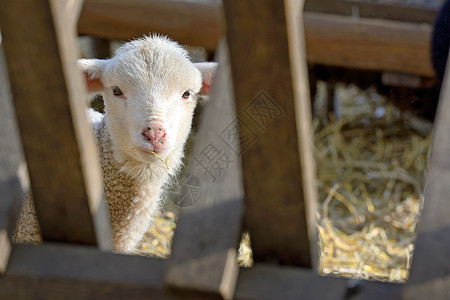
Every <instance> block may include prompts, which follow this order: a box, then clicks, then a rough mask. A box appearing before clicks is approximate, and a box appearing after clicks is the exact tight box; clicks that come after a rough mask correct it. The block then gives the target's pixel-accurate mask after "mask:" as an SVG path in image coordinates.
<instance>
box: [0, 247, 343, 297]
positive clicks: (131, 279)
mask: <svg viewBox="0 0 450 300" xmlns="http://www.w3.org/2000/svg"><path fill="white" fill-rule="evenodd" d="M169 259H170V258H169ZM165 263H166V261H164V260H162V259H156V258H149V257H142V256H133V255H121V254H115V253H107V252H102V251H99V250H98V249H96V248H95V247H88V246H73V245H72V246H68V245H63V244H51V243H46V244H42V245H15V246H14V248H13V251H12V254H11V259H10V262H9V265H8V269H7V271H6V273H5V274H3V275H0V291H1V299H5V300H22V299H49V297H51V299H56V300H59V299H64V300H72V299H73V300H78V299H92V300H94V299H110V300H115V299H117V300H119V299H136V300H139V299H149V298H151V299H162V300H164V299H167V300H169V299H173V300H176V299H187V300H190V299H192V300H194V299H200V300H201V299H222V298H221V297H219V296H218V295H217V294H216V295H214V294H207V293H201V292H193V291H181V290H177V291H175V290H172V289H170V288H167V286H165V285H164V282H163V272H164V265H165ZM345 290H346V281H345V280H344V279H338V278H327V277H321V276H318V275H316V274H314V273H313V272H312V271H310V270H305V269H298V268H292V267H280V266H275V265H266V264H257V265H255V266H254V267H252V268H250V269H244V270H242V271H241V273H240V275H239V279H238V285H237V289H236V293H235V296H234V299H262V300H264V299H287V300H289V299H303V298H305V299H321V300H326V299H342V298H343V295H344V293H345Z"/></svg>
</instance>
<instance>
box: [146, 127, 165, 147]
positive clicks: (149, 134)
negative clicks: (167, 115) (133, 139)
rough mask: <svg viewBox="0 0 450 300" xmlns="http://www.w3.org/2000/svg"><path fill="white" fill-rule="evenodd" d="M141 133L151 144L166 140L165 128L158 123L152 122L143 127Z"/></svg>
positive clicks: (162, 142) (161, 142)
mask: <svg viewBox="0 0 450 300" xmlns="http://www.w3.org/2000/svg"><path fill="white" fill-rule="evenodd" d="M142 134H143V135H144V137H145V138H147V139H148V140H149V141H150V143H151V144H152V145H155V146H156V145H157V144H164V143H165V142H166V130H165V129H164V127H163V126H162V125H161V124H159V123H153V124H151V125H150V126H148V127H145V128H144V130H143V131H142Z"/></svg>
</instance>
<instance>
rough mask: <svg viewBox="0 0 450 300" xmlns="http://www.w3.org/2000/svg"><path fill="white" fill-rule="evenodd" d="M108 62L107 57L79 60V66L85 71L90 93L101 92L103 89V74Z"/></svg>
mask: <svg viewBox="0 0 450 300" xmlns="http://www.w3.org/2000/svg"><path fill="white" fill-rule="evenodd" d="M106 64H107V60H105V59H79V60H78V67H79V68H80V70H81V71H82V72H83V75H84V79H85V81H86V87H87V89H88V92H89V93H100V92H101V91H103V89H104V86H103V83H102V74H103V70H104V69H105V66H106Z"/></svg>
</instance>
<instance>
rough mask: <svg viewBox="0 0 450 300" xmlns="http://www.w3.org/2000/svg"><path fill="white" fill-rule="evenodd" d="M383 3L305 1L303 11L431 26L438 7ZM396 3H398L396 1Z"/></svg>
mask: <svg viewBox="0 0 450 300" xmlns="http://www.w3.org/2000/svg"><path fill="white" fill-rule="evenodd" d="M382 2H383V1H367V0H366V1H364V0H363V1H361V0H333V5H330V1H329V0H305V11H307V12H317V13H324V14H333V15H343V16H351V17H353V18H375V19H385V20H393V21H400V22H412V23H427V24H433V23H434V19H435V17H436V13H437V11H438V9H439V6H438V5H436V4H434V5H427V4H422V5H407V4H400V3H395V1H392V2H394V3H392V2H391V3H389V2H385V3H382ZM397 2H398V1H397Z"/></svg>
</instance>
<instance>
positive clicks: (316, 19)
mask: <svg viewBox="0 0 450 300" xmlns="http://www.w3.org/2000/svg"><path fill="white" fill-rule="evenodd" d="M82 2H83V1H78V0H71V1H61V0H42V1H34V0H15V1H5V0H1V1H0V26H1V33H2V47H3V48H4V52H5V57H6V60H5V59H3V54H2V55H0V87H1V89H0V101H1V106H2V108H3V109H2V110H0V115H1V116H0V122H1V126H0V134H1V135H0V143H1V148H0V155H1V156H0V165H1V173H0V175H1V176H0V195H1V196H0V197H1V201H0V298H1V299H232V298H234V299H344V298H345V297H346V291H347V285H346V280H344V279H339V278H331V277H320V276H318V275H317V274H316V273H315V272H314V271H313V270H314V265H315V262H316V261H317V258H316V257H315V254H316V253H317V249H316V247H315V245H317V235H316V232H315V226H314V225H315V221H316V220H315V215H316V206H317V200H316V198H317V195H316V190H315V182H314V181H315V169H314V168H315V167H314V160H313V152H312V151H313V143H312V138H311V115H310V107H309V106H310V100H309V95H308V88H307V87H308V82H307V76H306V56H307V55H306V52H308V51H309V50H310V49H314V47H320V45H321V44H322V42H323V43H325V44H327V45H328V43H330V45H332V44H333V43H335V44H336V43H337V44H339V43H341V42H340V41H339V39H332V37H333V36H332V35H330V33H329V32H327V30H326V27H322V26H325V25H326V26H333V29H336V30H338V29H339V28H343V29H342V30H343V31H345V30H349V28H354V26H353V25H350V24H352V22H353V21H352V20H351V19H348V17H345V16H337V15H336V16H330V17H329V18H326V19H323V18H324V15H323V14H325V13H323V12H322V13H317V12H314V13H313V12H311V13H303V10H302V8H303V1H294V0H284V1H276V0H264V1H256V0H252V1H250V0H249V1H237V0H234V1H233V0H224V1H223V7H221V6H219V5H217V3H216V2H215V1H211V3H207V2H205V1H202V2H199V3H191V2H186V3H184V2H178V1H170V2H166V1H144V0H127V1H118V0H117V1H114V0H90V1H86V4H85V6H84V9H83V10H82V12H81V19H80V22H79V23H78V30H79V32H81V33H90V34H94V35H97V36H100V37H103V38H128V37H131V36H132V35H133V36H138V35H141V34H142V33H143V32H149V31H161V32H163V33H167V34H169V35H171V36H173V37H174V38H175V39H178V40H180V41H181V42H185V43H190V44H197V45H203V46H205V47H207V48H208V49H215V47H216V44H217V41H218V40H219V36H220V32H221V31H222V30H225V29H226V30H225V31H226V41H225V40H224V41H222V42H221V43H220V44H219V45H220V46H219V47H218V49H217V57H218V61H219V63H220V68H219V70H218V73H217V75H216V81H215V84H214V87H213V90H212V95H211V101H210V102H209V103H208V104H207V105H206V107H205V109H204V111H203V113H202V116H201V120H200V127H199V131H198V139H197V140H196V143H195V146H194V150H193V153H194V154H193V156H194V157H195V155H200V154H199V153H200V152H201V151H202V149H204V147H205V146H207V145H208V144H209V143H211V142H213V143H215V145H216V146H217V147H220V149H221V150H222V151H223V153H224V154H225V155H227V157H228V158H229V159H230V163H229V165H228V167H227V169H226V173H225V174H221V175H222V176H219V175H220V174H214V173H212V176H211V174H210V173H208V172H205V170H204V169H203V168H201V166H199V164H196V163H195V162H193V161H191V162H190V163H189V164H188V167H187V170H188V172H190V173H191V174H193V175H195V176H196V177H197V178H199V179H200V182H201V184H202V192H203V193H202V197H201V198H200V199H199V201H198V202H197V203H196V205H194V206H192V207H190V208H188V209H183V210H182V211H181V213H180V216H179V221H178V226H177V230H176V233H175V237H174V241H173V248H172V255H171V257H170V258H169V259H167V260H161V259H154V258H146V257H138V256H128V255H120V254H115V253H112V252H110V251H109V250H110V247H111V238H110V236H109V234H108V230H107V228H108V226H109V225H108V220H107V218H106V210H105V201H104V197H103V190H102V184H101V176H100V171H99V166H98V162H97V158H96V155H95V154H94V153H95V146H94V143H93V139H92V135H91V134H90V131H89V129H88V124H87V122H86V116H85V115H84V107H83V104H82V102H80V101H76V99H80V98H82V97H84V96H85V95H83V93H82V92H81V91H82V90H83V88H82V83H81V76H80V74H79V72H78V71H77V68H76V66H75V60H76V56H77V55H76V51H75V50H76V49H77V47H76V44H75V39H76V27H75V26H76V24H77V22H76V20H77V18H76V16H77V13H75V12H79V11H80V9H81V5H82ZM319 2H322V3H324V1H319ZM337 2H339V3H341V4H342V5H345V4H346V3H347V2H351V1H337ZM347 4H348V3H347ZM344 7H345V6H344ZM221 8H222V9H223V12H224V14H223V15H222V13H221V11H222V10H221ZM319 9H320V7H316V8H315V10H319ZM129 11H133V14H131V15H130V14H129V13H128V12H129ZM152 11H153V14H154V15H153V14H152ZM155 11H159V12H161V11H164V12H165V13H166V14H167V16H173V18H163V17H161V15H159V14H156V13H155ZM199 11H200V12H201V14H202V16H204V19H202V18H200V19H199V18H196V17H198V15H197V13H198V12H199ZM147 12H148V14H147ZM361 12H362V10H361ZM393 15H395V14H393ZM419 15H420V14H419ZM19 16H20V17H19ZM367 17H373V16H371V15H368V16H367ZM117 18H121V19H120V21H119V20H118V19H117ZM341 18H342V19H341ZM143 19H145V20H146V21H145V22H143V21H142V20H143ZM218 20H221V21H218ZM320 20H324V22H322V21H320ZM363 21H364V20H363ZM413 21H414V20H408V22H411V23H406V24H403V23H401V22H399V21H386V22H387V23H383V24H385V25H386V24H388V25H389V24H391V23H390V22H393V23H392V24H391V25H395V26H392V27H389V29H388V28H387V27H382V28H383V30H388V31H389V30H391V29H392V30H394V31H395V30H396V29H399V30H400V31H399V32H397V33H396V34H393V35H387V36H385V37H383V36H380V35H378V34H376V35H374V39H373V40H372V39H371V38H369V39H368V41H366V42H362V44H364V45H365V46H367V45H369V44H370V43H368V42H371V43H372V42H373V43H374V45H376V44H378V43H379V40H377V38H380V39H387V40H390V41H391V42H395V41H397V40H398V39H400V40H401V41H402V42H401V43H400V44H402V47H405V48H407V49H409V47H411V48H414V49H415V48H417V47H416V45H417V44H416V43H419V42H418V40H421V39H425V36H427V37H426V38H428V34H429V30H430V25H427V26H425V25H424V26H425V27H423V28H425V29H426V30H425V31H424V32H421V31H417V29H418V28H422V27H421V26H422V25H420V26H419V25H418V24H417V23H412V22H413ZM111 22H112V23H111ZM308 22H309V23H308ZM333 22H337V23H333ZM112 24H114V26H112ZM303 24H304V26H303ZM308 24H309V25H308ZM311 24H313V25H311ZM367 24H369V25H370V24H373V25H376V26H375V27H374V28H379V27H377V26H384V25H382V24H381V23H378V22H377V21H376V20H367ZM335 25H336V26H335ZM369 25H368V27H364V28H369V27H370V26H369ZM159 26H163V27H159ZM308 26H312V27H309V29H308ZM339 26H341V27H339ZM346 26H347V27H346ZM304 27H305V32H306V34H305V35H304V33H303V32H304ZM180 28H184V29H183V30H181V29H180ZM346 28H347V29H346ZM412 31H416V34H417V35H416V38H417V39H413V38H412V36H409V35H408V34H406V32H412ZM183 32H184V33H183ZM308 32H316V33H314V34H313V33H311V36H309V33H308ZM417 32H419V33H417ZM355 34H356V33H355ZM358 34H359V33H358ZM361 38H362V37H361ZM402 38H404V40H402ZM305 39H306V47H305V42H304V41H305ZM387 42H388V41H387ZM422 42H423V40H422ZM314 43H316V44H317V46H313V45H314ZM308 44H309V45H308ZM274 45H275V46H274ZM327 47H328V46H327ZM342 47H343V46H342V45H341V44H339V45H338V46H336V48H333V47H332V46H329V49H330V51H333V54H334V53H335V54H336V55H335V56H336V60H338V59H339V57H340V55H341V56H342V55H344V52H342V53H341V50H342V49H343V48H342ZM419 48H420V47H419ZM305 49H306V52H305ZM387 49H390V50H392V51H385V52H386V55H385V56H388V57H389V56H390V55H393V56H395V55H401V56H402V55H404V57H405V60H404V61H402V65H403V66H405V65H408V64H409V63H413V61H412V56H414V55H415V54H414V55H412V54H411V53H409V54H405V53H404V52H402V51H400V52H401V53H400V52H398V53H400V54H398V53H397V52H396V50H395V49H396V48H395V47H387ZM384 50H386V49H384ZM415 50H418V51H419V52H420V51H421V53H422V54H421V55H425V52H426V51H428V50H426V49H425V47H424V45H423V44H422V48H420V49H415ZM334 51H335V52H334ZM313 52H314V51H313ZM317 53H319V52H317ZM396 53H397V54H396ZM402 53H403V54H402ZM323 56H333V55H330V53H327V55H325V54H317V56H316V57H322V58H320V59H319V58H315V59H318V60H321V61H322V60H324V59H325V58H323ZM308 57H309V54H308ZM383 57H384V56H383ZM383 57H382V55H380V58H377V56H376V55H374V60H377V59H378V61H377V63H376V64H373V68H379V69H380V70H393V71H399V70H397V69H395V67H394V65H395V64H393V63H392V62H390V64H389V65H391V67H390V69H384V68H385V67H386V65H383V59H384V58H383ZM402 57H403V56H402ZM407 57H409V60H408V59H407ZM419 57H422V56H419ZM309 59H310V61H314V59H312V58H309ZM342 61H344V62H345V64H349V62H348V58H345V59H343V60H342ZM414 62H415V63H416V66H418V64H417V58H416V59H415V61H414ZM368 63H369V64H372V63H373V62H372V60H371V62H368ZM351 64H353V63H351ZM6 70H8V71H6ZM400 71H402V72H412V73H414V74H419V75H421V76H431V71H430V68H429V65H427V64H425V63H424V64H423V65H422V66H420V67H417V68H415V69H414V68H411V69H408V68H406V67H402V69H401V70H400ZM8 82H9V83H8ZM449 82H450V79H449V78H447V80H446V83H445V84H444V88H443V92H442V97H441V103H440V107H439V113H438V119H437V121H436V131H435V135H434V141H433V155H432V157H431V161H430V164H429V171H428V174H427V185H426V196H425V199H426V201H425V205H424V210H423V215H422V220H421V223H420V226H419V234H418V238H417V243H416V251H415V255H414V260H413V267H412V272H411V279H410V280H409V281H408V283H407V284H406V285H396V284H388V283H367V284H366V285H365V288H364V289H363V290H362V291H361V292H360V293H359V294H358V295H357V296H356V298H352V299H373V298H379V297H380V295H382V297H384V298H387V299H424V298H425V297H428V298H432V299H448V298H449V291H450V290H449V288H448V286H449V285H450V277H449V270H450V260H449V259H448V258H447V256H448V253H449V252H450V251H449V250H450V241H449V238H448V237H449V236H450V234H449V233H450V232H449V231H450V226H449V225H450V223H449V222H450V219H449V218H448V216H449V215H450V204H449V201H447V200H448V199H446V195H448V194H449V192H450V190H449V189H450V185H449V184H447V182H446V180H450V159H449V158H448V157H449V156H448V155H446V154H447V153H448V152H449V151H448V150H449V145H450V140H449V139H448V137H447V136H448V135H447V134H446V130H447V128H449V127H450V117H449V112H450V107H449V106H450V101H447V100H448V98H450V85H449ZM13 111H15V114H14V113H13ZM236 128H239V134H240V136H241V138H240V141H239V140H238V139H236V138H233V134H230V132H231V133H233V132H234V133H235V132H236ZM238 141H239V142H238ZM274 145H283V146H282V147H274ZM22 151H23V153H22ZM27 170H28V173H29V178H30V185H31V188H32V190H33V195H34V200H35V203H36V210H37V214H38V218H39V223H40V226H41V228H42V233H43V238H44V240H45V242H44V243H43V244H40V245H15V244H13V243H12V242H11V233H12V230H13V228H14V225H15V219H16V217H17V211H18V209H19V208H20V206H21V201H22V199H23V196H24V195H25V194H26V193H27V192H28V190H29V184H28V180H27V178H28V176H27ZM244 192H245V197H244ZM244 204H245V208H246V210H245V213H244V209H243V208H244ZM242 221H244V222H245V225H246V227H247V228H248V229H249V230H250V231H251V233H252V244H253V251H254V257H255V266H254V267H252V268H249V269H242V270H240V269H239V267H238V266H237V264H236V256H237V248H238V242H239V237H240V234H241V230H242ZM287 228H289V230H286V229H287ZM280 264H282V265H284V266H281V265H280Z"/></svg>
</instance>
